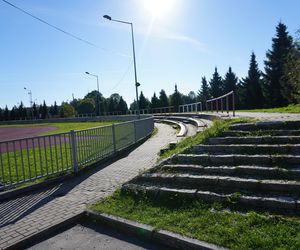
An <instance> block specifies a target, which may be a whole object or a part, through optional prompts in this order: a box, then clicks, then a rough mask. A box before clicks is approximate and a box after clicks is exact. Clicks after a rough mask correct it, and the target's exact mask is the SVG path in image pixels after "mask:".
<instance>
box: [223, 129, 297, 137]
mask: <svg viewBox="0 0 300 250" xmlns="http://www.w3.org/2000/svg"><path fill="white" fill-rule="evenodd" d="M253 134H256V135H258V134H260V135H272V136H300V130H287V129H274V130H267V129H265V130H260V131H244V130H228V131H226V132H224V134H223V136H251V135H253Z"/></svg>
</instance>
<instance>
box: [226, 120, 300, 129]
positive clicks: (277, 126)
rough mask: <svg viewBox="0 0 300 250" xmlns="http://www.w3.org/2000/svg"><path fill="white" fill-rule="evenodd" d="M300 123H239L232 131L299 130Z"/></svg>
mask: <svg viewBox="0 0 300 250" xmlns="http://www.w3.org/2000/svg"><path fill="white" fill-rule="evenodd" d="M299 128H300V121H268V122H256V123H238V124H233V125H231V126H230V130H244V131H254V130H266V129H267V130H269V129H299Z"/></svg>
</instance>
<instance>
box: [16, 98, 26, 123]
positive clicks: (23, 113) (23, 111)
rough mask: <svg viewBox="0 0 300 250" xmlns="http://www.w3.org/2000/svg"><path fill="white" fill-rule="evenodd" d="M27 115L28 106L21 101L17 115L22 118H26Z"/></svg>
mask: <svg viewBox="0 0 300 250" xmlns="http://www.w3.org/2000/svg"><path fill="white" fill-rule="evenodd" d="M26 116H27V111H26V108H25V107H24V104H23V102H21V103H20V105H19V107H18V110H17V114H16V117H18V118H20V119H25V118H26Z"/></svg>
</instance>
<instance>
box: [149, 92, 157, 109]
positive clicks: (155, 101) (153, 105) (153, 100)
mask: <svg viewBox="0 0 300 250" xmlns="http://www.w3.org/2000/svg"><path fill="white" fill-rule="evenodd" d="M150 107H151V109H155V108H158V107H159V99H158V98H157V96H156V94H155V92H154V94H153V96H152V98H151V103H150Z"/></svg>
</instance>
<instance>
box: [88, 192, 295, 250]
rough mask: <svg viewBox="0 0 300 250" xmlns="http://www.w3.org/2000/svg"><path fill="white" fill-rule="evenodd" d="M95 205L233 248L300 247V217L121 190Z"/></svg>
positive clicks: (127, 216) (140, 220)
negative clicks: (235, 209) (261, 212)
mask: <svg viewBox="0 0 300 250" xmlns="http://www.w3.org/2000/svg"><path fill="white" fill-rule="evenodd" d="M91 209H93V210H95V211H98V212H105V213H108V214H112V215H116V216H120V217H123V218H126V219H130V220H134V221H138V222H141V223H145V224H148V225H151V226H153V227H155V228H156V229H164V230H169V231H172V232H175V233H179V234H182V235H185V236H188V237H192V238H196V239H199V240H203V241H207V242H211V243H214V244H218V245H221V246H224V247H228V248H230V249H245V250H246V249H265V250H269V249H270V250H271V249H272V250H273V249H295V250H296V249H300V219H299V217H298V218H296V217H294V218H293V217H284V216H274V215H268V214H259V213H256V212H248V213H245V214H241V213H237V212H232V211H230V210H228V209H226V208H225V207H222V205H221V204H218V203H214V204H208V203H205V202H203V201H200V200H193V201H184V200H181V201H180V202H178V201H177V200H175V199H174V200H172V199H171V198H170V199H169V200H166V199H165V200H158V199H150V198H147V197H146V196H143V197H137V196H131V195H129V194H126V193H123V192H121V191H120V190H118V191H116V192H115V193H114V194H113V195H112V196H111V197H108V198H106V199H104V200H102V201H100V202H98V203H96V204H94V205H92V206H91Z"/></svg>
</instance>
